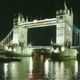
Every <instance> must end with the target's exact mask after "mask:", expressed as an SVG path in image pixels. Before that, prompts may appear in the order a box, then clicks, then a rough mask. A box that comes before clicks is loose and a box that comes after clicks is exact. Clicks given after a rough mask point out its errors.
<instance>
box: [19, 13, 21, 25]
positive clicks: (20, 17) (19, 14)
mask: <svg viewBox="0 0 80 80" xmlns="http://www.w3.org/2000/svg"><path fill="white" fill-rule="evenodd" d="M20 22H21V15H20V13H18V24H19V23H20Z"/></svg>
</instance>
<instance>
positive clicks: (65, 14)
mask: <svg viewBox="0 0 80 80" xmlns="http://www.w3.org/2000/svg"><path fill="white" fill-rule="evenodd" d="M56 20H57V24H56V44H58V45H72V37H73V35H72V33H73V30H72V27H73V11H72V9H71V10H69V9H68V8H67V5H66V1H65V2H64V10H62V9H60V10H57V11H56Z"/></svg>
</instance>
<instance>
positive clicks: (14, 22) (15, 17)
mask: <svg viewBox="0 0 80 80" xmlns="http://www.w3.org/2000/svg"><path fill="white" fill-rule="evenodd" d="M17 22H18V20H17V16H16V14H14V16H13V25H17Z"/></svg>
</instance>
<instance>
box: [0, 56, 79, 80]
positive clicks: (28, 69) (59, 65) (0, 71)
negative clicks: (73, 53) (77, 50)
mask: <svg viewBox="0 0 80 80" xmlns="http://www.w3.org/2000/svg"><path fill="white" fill-rule="evenodd" d="M0 80H80V64H78V62H77V61H76V60H69V61H62V62H58V61H55V62H54V61H50V60H48V59H46V58H44V56H40V57H36V56H35V57H33V58H32V57H27V58H23V59H22V61H21V62H6V63H3V62H2V63H0Z"/></svg>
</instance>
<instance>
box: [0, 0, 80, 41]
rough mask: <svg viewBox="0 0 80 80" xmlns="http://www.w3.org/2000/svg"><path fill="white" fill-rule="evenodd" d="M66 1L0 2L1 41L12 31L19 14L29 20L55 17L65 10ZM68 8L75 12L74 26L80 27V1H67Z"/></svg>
mask: <svg viewBox="0 0 80 80" xmlns="http://www.w3.org/2000/svg"><path fill="white" fill-rule="evenodd" d="M63 3H64V0H0V40H2V39H3V38H4V37H5V36H6V35H7V34H8V33H9V31H10V30H11V28H12V25H13V24H12V23H13V17H14V15H15V14H17V13H22V14H23V15H24V17H25V16H28V18H29V19H36V18H37V19H45V18H53V17H55V11H56V10H57V9H60V8H63ZM67 5H68V8H70V7H72V8H73V11H74V24H75V25H77V26H79V25H80V0H67Z"/></svg>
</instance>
